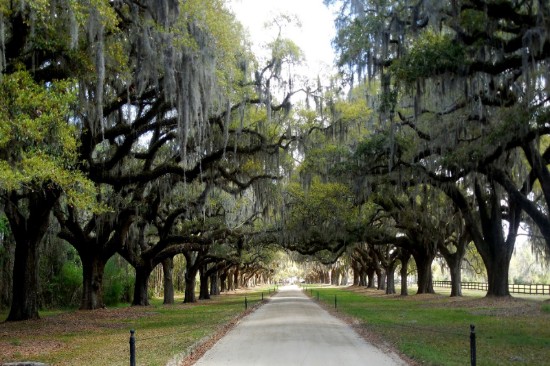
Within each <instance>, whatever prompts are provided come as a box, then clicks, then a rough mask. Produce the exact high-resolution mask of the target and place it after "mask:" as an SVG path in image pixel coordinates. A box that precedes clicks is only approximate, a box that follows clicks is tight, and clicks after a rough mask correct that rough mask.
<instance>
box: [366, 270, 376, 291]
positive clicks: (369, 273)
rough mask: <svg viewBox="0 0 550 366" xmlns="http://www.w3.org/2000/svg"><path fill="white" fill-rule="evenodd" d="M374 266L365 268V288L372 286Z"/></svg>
mask: <svg viewBox="0 0 550 366" xmlns="http://www.w3.org/2000/svg"><path fill="white" fill-rule="evenodd" d="M374 272H375V271H374V268H367V288H374Z"/></svg>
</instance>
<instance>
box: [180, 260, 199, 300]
mask: <svg viewBox="0 0 550 366" xmlns="http://www.w3.org/2000/svg"><path fill="white" fill-rule="evenodd" d="M197 272H198V270H197V269H195V268H192V269H187V271H186V272H185V293H184V298H183V302H184V303H193V302H197V297H196V295H195V283H196V277H197Z"/></svg>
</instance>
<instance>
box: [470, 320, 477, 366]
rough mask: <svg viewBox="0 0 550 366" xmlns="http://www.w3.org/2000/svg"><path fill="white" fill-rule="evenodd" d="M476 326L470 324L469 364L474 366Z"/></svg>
mask: <svg viewBox="0 0 550 366" xmlns="http://www.w3.org/2000/svg"><path fill="white" fill-rule="evenodd" d="M476 362H477V360H476V327H475V325H473V324H470V364H471V366H476Z"/></svg>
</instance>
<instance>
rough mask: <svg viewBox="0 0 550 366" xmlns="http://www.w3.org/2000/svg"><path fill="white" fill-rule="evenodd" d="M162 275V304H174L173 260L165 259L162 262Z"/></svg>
mask: <svg viewBox="0 0 550 366" xmlns="http://www.w3.org/2000/svg"><path fill="white" fill-rule="evenodd" d="M162 273H163V277H164V304H165V305H170V304H173V303H174V279H173V274H174V259H173V258H166V259H165V260H163V261H162Z"/></svg>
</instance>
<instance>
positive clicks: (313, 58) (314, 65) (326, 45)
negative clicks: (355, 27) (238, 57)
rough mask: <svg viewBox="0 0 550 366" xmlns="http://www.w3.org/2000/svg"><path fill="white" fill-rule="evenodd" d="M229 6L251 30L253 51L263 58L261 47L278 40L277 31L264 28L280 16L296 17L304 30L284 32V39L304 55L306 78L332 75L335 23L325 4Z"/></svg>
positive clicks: (293, 1)
mask: <svg viewBox="0 0 550 366" xmlns="http://www.w3.org/2000/svg"><path fill="white" fill-rule="evenodd" d="M230 5H231V9H232V10H233V11H234V13H235V15H236V16H237V19H238V20H239V21H240V22H241V23H242V24H243V25H244V26H245V28H246V29H247V30H248V32H249V34H250V40H251V41H252V42H253V51H254V52H255V53H256V54H260V55H261V54H265V49H262V47H263V46H265V45H266V44H267V43H268V42H270V41H272V40H273V39H275V37H276V36H277V31H278V30H277V29H274V28H272V29H267V28H266V27H265V24H266V23H268V22H270V21H271V20H272V19H273V18H274V17H275V16H277V15H278V14H286V15H295V16H296V17H297V18H298V19H299V21H300V23H301V27H296V26H293V27H288V28H286V29H283V36H284V37H286V38H290V39H292V40H293V41H294V42H295V43H296V44H297V45H298V46H299V47H300V48H301V49H302V51H303V52H304V54H305V57H306V62H305V65H304V67H303V72H304V74H306V75H307V76H309V77H313V78H316V77H317V75H318V74H322V75H326V74H332V72H331V71H330V70H331V69H332V65H333V61H334V52H333V50H332V46H331V40H332V39H333V38H334V34H335V29H334V19H333V15H332V12H331V11H330V10H329V9H328V8H327V7H326V6H325V5H324V4H323V0H231V2H230Z"/></svg>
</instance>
